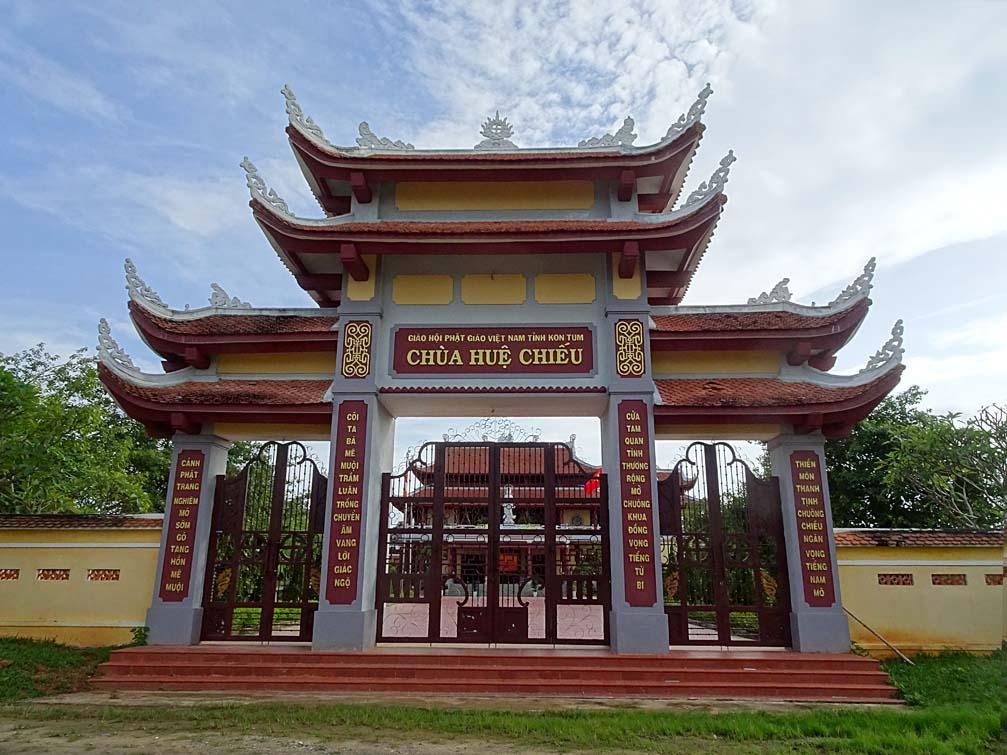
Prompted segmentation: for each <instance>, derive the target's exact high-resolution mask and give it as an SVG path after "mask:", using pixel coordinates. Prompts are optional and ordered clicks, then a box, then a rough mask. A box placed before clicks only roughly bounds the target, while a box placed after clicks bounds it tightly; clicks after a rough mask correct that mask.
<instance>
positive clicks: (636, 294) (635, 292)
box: [612, 252, 642, 299]
mask: <svg viewBox="0 0 1007 755" xmlns="http://www.w3.org/2000/svg"><path fill="white" fill-rule="evenodd" d="M621 256H622V253H621V252H620V253H618V254H613V255H612V294H613V295H614V296H615V298H616V299H639V298H640V293H641V292H642V283H641V282H640V265H639V264H637V266H636V271H635V272H634V273H633V277H632V278H620V277H619V259H620V257H621Z"/></svg>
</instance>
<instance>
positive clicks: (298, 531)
mask: <svg viewBox="0 0 1007 755" xmlns="http://www.w3.org/2000/svg"><path fill="white" fill-rule="evenodd" d="M326 489H327V480H326V478H325V476H324V475H323V474H322V473H321V472H319V471H318V467H317V466H316V465H315V462H314V461H312V460H311V459H310V458H309V457H308V454H307V451H306V449H305V448H304V446H303V445H301V444H300V443H275V442H271V443H266V444H265V445H264V446H263V447H262V448H261V449H260V450H259V453H258V455H257V456H256V457H255V458H253V459H252V460H251V461H250V462H249V463H248V464H247V465H246V466H245V467H244V469H242V470H241V471H240V472H239V473H238V474H237V475H235V476H234V477H230V478H227V477H224V476H223V475H221V476H219V477H217V487H216V493H215V500H214V504H213V522H212V529H211V532H210V547H209V553H208V555H207V569H206V582H205V584H204V588H203V628H202V639H204V640H286V641H303V642H306V641H310V640H311V630H312V623H313V619H314V612H315V610H316V609H317V607H318V587H319V579H320V575H321V561H322V532H323V528H324V523H325V495H326Z"/></svg>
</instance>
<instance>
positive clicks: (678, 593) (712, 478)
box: [658, 443, 790, 646]
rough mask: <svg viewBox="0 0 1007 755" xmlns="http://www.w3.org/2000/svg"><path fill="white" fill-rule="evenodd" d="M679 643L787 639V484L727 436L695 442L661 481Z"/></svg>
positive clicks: (667, 577) (671, 622)
mask: <svg viewBox="0 0 1007 755" xmlns="http://www.w3.org/2000/svg"><path fill="white" fill-rule="evenodd" d="M658 500H659V505H660V520H661V561H662V566H663V578H664V602H665V608H664V610H665V614H667V616H668V631H669V640H670V643H671V644H672V645H684V644H699V645H783V646H789V645H790V589H789V582H788V579H787V562H786V545H785V542H784V537H783V515H782V511H781V509H780V485H779V480H778V478H776V477H773V478H770V479H768V480H763V479H761V478H759V477H758V476H756V475H755V474H754V473H753V472H752V470H751V469H750V468H749V466H748V465H747V464H746V463H745V462H744V461H742V460H741V459H739V458H738V457H737V455H736V454H735V451H734V449H733V448H732V447H731V446H730V445H728V444H727V443H713V444H709V443H693V444H692V445H690V446H689V448H688V449H687V451H686V454H685V457H684V458H683V459H682V460H681V461H679V462H678V463H677V464H676V465H675V467H674V469H673V471H672V472H671V474H670V475H668V476H667V477H666V478H665V479H663V480H662V481H660V482H659V483H658Z"/></svg>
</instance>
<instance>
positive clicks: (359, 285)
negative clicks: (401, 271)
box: [346, 254, 378, 301]
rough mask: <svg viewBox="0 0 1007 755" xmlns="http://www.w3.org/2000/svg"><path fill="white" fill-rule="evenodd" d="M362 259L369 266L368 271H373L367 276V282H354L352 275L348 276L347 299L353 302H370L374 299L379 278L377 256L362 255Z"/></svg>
mask: <svg viewBox="0 0 1007 755" xmlns="http://www.w3.org/2000/svg"><path fill="white" fill-rule="evenodd" d="M360 258H361V259H362V260H363V261H364V264H365V265H367V269H368V270H370V271H371V274H370V275H369V276H367V280H365V281H358V280H354V279H353V276H352V275H348V274H347V276H346V298H347V299H351V300H353V301H370V300H371V299H373V298H374V282H375V281H376V280H377V277H378V269H377V264H378V262H377V260H378V257H377V255H376V254H362V255H360Z"/></svg>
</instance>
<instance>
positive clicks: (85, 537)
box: [0, 530, 160, 644]
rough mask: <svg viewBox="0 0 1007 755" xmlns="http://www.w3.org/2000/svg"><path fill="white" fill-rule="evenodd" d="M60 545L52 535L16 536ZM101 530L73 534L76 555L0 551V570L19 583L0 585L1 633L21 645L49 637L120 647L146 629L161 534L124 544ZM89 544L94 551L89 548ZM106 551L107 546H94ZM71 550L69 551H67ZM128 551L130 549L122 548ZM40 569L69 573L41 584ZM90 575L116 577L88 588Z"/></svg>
mask: <svg viewBox="0 0 1007 755" xmlns="http://www.w3.org/2000/svg"><path fill="white" fill-rule="evenodd" d="M20 534H21V536H22V539H25V536H26V535H28V534H30V535H32V536H35V535H44V536H47V540H46V541H45V542H49V543H65V542H66V540H63V539H61V538H60V537H59V535H61V534H63V533H57V532H55V531H52V530H46V531H32V532H30V533H28V532H22V533H20ZM114 534H115V533H113V532H110V531H106V530H80V531H76V532H74V533H73V537H74V538H75V540H74V542H80V546H79V547H41V542H40V541H38V540H34V539H32V540H31V542H39V543H40V547H18V548H12V547H10V546H9V545H5V544H4V543H0V569H2V570H9V569H17V570H18V571H19V575H18V579H16V580H14V579H6V580H0V627H2V628H3V630H2V631H3V632H4V633H14V634H19V635H21V636H25V637H54V638H57V639H59V640H60V641H62V642H72V643H75V644H78V643H79V644H102V643H105V642H112V641H119V642H121V641H125V640H128V638H129V629H130V627H134V626H143V625H144V623H145V621H146V613H147V608H148V607H149V606H150V600H151V595H152V594H153V588H154V576H155V573H156V566H157V557H158V538H159V536H160V532H159V531H158V530H148V531H144V534H145V535H146V536H147V537H148V538H149V542H144V543H131V544H124V543H122V542H121V541H118V540H116V539H115V538H114V537H113V535H114ZM86 543H91V544H92V545H87V544H86ZM96 543H101V544H104V543H107V545H98V546H96V545H94V544H96ZM70 544H71V545H72V543H70ZM124 545H126V546H127V547H123V546H124ZM39 569H68V570H69V579H67V580H39V579H37V574H38V570H39ZM92 569H101V570H118V571H119V579H118V580H107V581H98V580H89V579H88V578H87V577H88V571H89V570H92Z"/></svg>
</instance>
